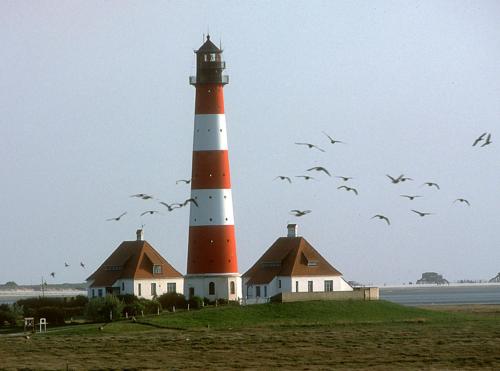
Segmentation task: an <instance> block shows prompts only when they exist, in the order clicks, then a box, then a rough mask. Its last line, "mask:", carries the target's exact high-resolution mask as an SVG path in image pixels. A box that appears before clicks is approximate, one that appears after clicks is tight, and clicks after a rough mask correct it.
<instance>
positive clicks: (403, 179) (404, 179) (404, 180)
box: [399, 176, 413, 182]
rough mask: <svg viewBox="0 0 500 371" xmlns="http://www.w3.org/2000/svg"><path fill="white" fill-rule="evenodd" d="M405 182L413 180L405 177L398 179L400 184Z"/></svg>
mask: <svg viewBox="0 0 500 371" xmlns="http://www.w3.org/2000/svg"><path fill="white" fill-rule="evenodd" d="M407 180H413V179H412V178H408V177H407V176H403V177H401V179H399V181H400V182H406V181H407Z"/></svg>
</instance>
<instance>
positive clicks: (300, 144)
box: [295, 142, 325, 152]
mask: <svg viewBox="0 0 500 371" xmlns="http://www.w3.org/2000/svg"><path fill="white" fill-rule="evenodd" d="M295 144H297V145H299V146H307V147H309V148H316V149H317V150H320V151H321V152H325V150H324V149H322V148H319V147H318V146H317V145H315V144H311V143H297V142H295Z"/></svg>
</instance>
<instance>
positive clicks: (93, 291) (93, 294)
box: [92, 289, 95, 298]
mask: <svg viewBox="0 0 500 371" xmlns="http://www.w3.org/2000/svg"><path fill="white" fill-rule="evenodd" d="M92 297H93V298H95V290H94V289H92Z"/></svg>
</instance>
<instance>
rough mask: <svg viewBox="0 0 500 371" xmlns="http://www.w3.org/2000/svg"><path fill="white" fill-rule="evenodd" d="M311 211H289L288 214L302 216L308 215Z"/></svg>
mask: <svg viewBox="0 0 500 371" xmlns="http://www.w3.org/2000/svg"><path fill="white" fill-rule="evenodd" d="M310 212H311V210H290V213H292V214H293V215H295V216H304V215H306V214H309V213H310Z"/></svg>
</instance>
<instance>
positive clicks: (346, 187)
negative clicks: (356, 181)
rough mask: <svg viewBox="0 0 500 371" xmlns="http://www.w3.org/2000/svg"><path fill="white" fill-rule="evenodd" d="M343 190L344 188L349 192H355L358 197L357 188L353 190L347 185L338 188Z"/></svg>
mask: <svg viewBox="0 0 500 371" xmlns="http://www.w3.org/2000/svg"><path fill="white" fill-rule="evenodd" d="M341 188H344V189H345V190H346V191H347V192H349V191H353V192H354V193H356V196H357V195H358V190H357V189H356V188H351V187H348V186H345V185H343V186H340V187H337V189H341Z"/></svg>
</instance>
